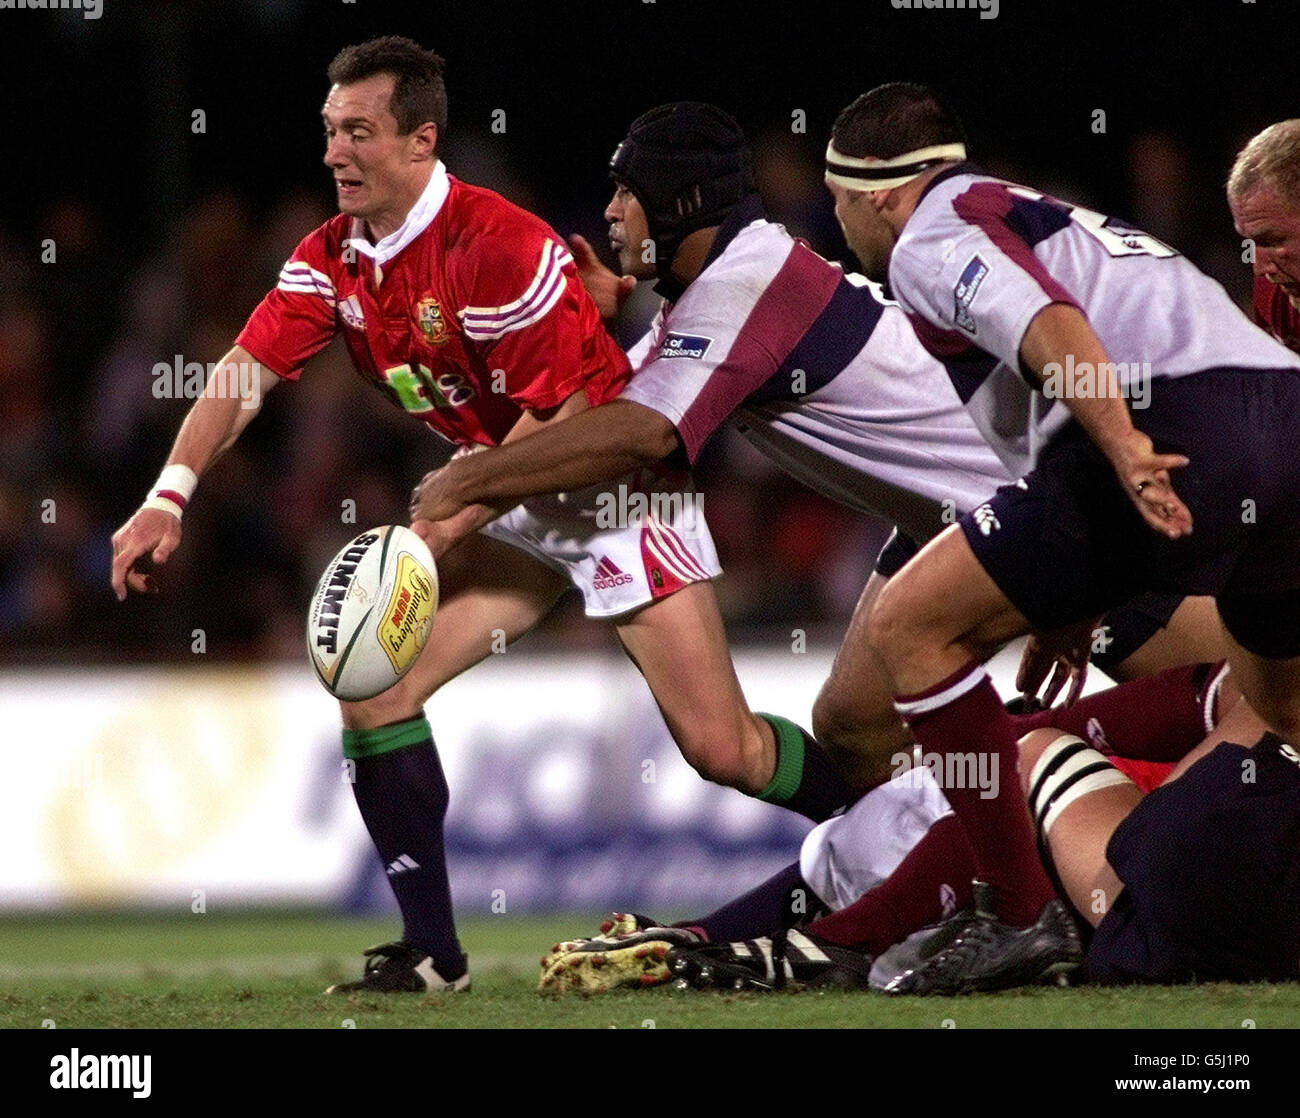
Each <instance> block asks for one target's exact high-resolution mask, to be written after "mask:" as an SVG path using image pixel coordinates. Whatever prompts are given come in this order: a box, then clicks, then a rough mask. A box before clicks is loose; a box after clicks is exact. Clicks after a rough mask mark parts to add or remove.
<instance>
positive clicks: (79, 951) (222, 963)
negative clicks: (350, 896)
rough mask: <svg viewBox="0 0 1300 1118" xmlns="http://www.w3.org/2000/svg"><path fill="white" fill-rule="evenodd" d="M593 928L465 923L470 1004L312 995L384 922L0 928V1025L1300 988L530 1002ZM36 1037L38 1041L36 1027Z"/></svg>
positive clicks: (596, 1017)
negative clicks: (558, 956) (549, 961)
mask: <svg viewBox="0 0 1300 1118" xmlns="http://www.w3.org/2000/svg"><path fill="white" fill-rule="evenodd" d="M598 923H599V919H598V918H597V917H595V916H579V917H568V918H557V917H548V918H535V917H526V918H525V917H513V916H508V915H502V916H498V917H492V918H487V919H479V920H473V921H467V922H465V923H464V925H463V927H462V929H461V935H462V940H463V942H464V944H465V946H466V949H467V950H468V951H469V953H470V964H471V969H472V972H473V976H474V989H473V992H472V993H470V994H468V995H454V996H429V997H419V996H415V995H401V996H390V997H375V996H364V997H362V996H353V997H326V996H325V995H324V994H323V993H322V991H323V990H324V988H325V987H326V986H327V985H328V984H329V983H331V982H334V981H337V980H338V979H341V978H355V977H357V976H358V975H359V973H360V968H361V950H362V948H364V947H368V946H370V945H371V944H374V943H380V942H384V941H386V940H389V939H392V938H393V937H394V935H395V934H396V928H397V924H396V921H395V920H392V919H380V920H361V919H345V918H340V917H337V916H333V915H325V914H318V913H279V912H255V913H241V914H231V915H224V914H215V913H209V914H204V915H186V916H183V917H182V916H141V915H138V914H132V915H116V914H99V913H97V914H90V915H74V914H68V915H60V916H57V917H9V918H6V919H3V920H0V1026H3V1027H5V1028H40V1027H41V1026H42V1024H43V1023H44V1022H46V1021H52V1022H54V1025H55V1026H56V1027H57V1028H59V1029H68V1028H109V1029H133V1028H165V1029H173V1028H174V1029H182V1028H185V1029H189V1028H216V1029H247V1028H287V1029H306V1028H320V1029H337V1028H349V1027H355V1028H358V1029H367V1028H371V1029H373V1028H381V1029H392V1028H463V1029H475V1028H525V1029H534V1028H542V1029H556V1028H599V1029H623V1028H649V1027H655V1028H660V1029H707V1028H890V1029H894V1028H898V1029H904V1028H906V1029H935V1028H954V1027H955V1028H958V1029H967V1028H1080V1027H1089V1028H1100V1029H1141V1028H1229V1029H1240V1028H1241V1027H1242V1023H1243V1021H1253V1022H1254V1023H1255V1025H1256V1027H1258V1028H1260V1029H1267V1028H1288V1027H1289V1028H1294V1027H1295V1026H1296V1024H1297V1023H1300V984H1295V985H1282V986H1264V985H1259V986H1229V985H1203V986H1194V987H1182V988H1177V989H1133V990H1103V989H1087V988H1080V989H1071V990H1057V989H1041V990H1028V991H1016V992H1010V993H1004V994H998V995H992V996H984V997H968V998H959V999H957V998H887V997H884V996H881V995H874V994H863V993H782V994H750V993H746V994H714V993H702V992H697V991H675V990H673V989H671V988H670V987H669V988H658V989H652V990H645V991H627V992H616V993H612V994H606V995H600V996H593V997H580V996H574V995H567V996H563V997H558V998H556V997H545V996H542V995H539V994H538V993H537V991H536V984H537V963H538V958H539V957H540V956H541V954H542V952H543V951H545V950H546V949H547V948H548V947H549V946H550V945H551V943H552V942H554V941H555V940H556V939H561V938H572V937H573V936H575V935H591V934H592V933H593V932H594V931H595V929H596V926H597V924H598ZM46 1027H48V1026H46Z"/></svg>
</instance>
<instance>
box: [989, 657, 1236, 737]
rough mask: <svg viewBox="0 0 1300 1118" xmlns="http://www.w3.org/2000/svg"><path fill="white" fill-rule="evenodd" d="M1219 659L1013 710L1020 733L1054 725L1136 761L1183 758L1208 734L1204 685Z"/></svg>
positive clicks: (1212, 676)
mask: <svg viewBox="0 0 1300 1118" xmlns="http://www.w3.org/2000/svg"><path fill="white" fill-rule="evenodd" d="M1219 667H1220V665H1218V664H1188V665H1186V666H1185V667H1181V668H1170V669H1169V670H1168V671H1164V672H1159V673H1157V674H1156V675H1153V676H1148V677H1147V678H1146V679H1135V680H1133V681H1132V682H1130V683H1121V684H1120V685H1119V686H1118V687H1112V688H1110V689H1109V690H1106V691H1099V692H1098V693H1097V694H1095V695H1089V696H1088V697H1087V698H1085V699H1080V700H1079V701H1078V702H1077V703H1075V704H1074V705H1073V706H1069V707H1057V708H1055V709H1052V710H1042V711H1039V712H1038V713H1036V714H1029V715H1020V716H1018V717H1017V716H1013V721H1014V722H1015V725H1016V732H1017V733H1018V734H1021V735H1023V734H1027V733H1029V731H1030V730H1035V729H1038V728H1039V727H1040V726H1053V727H1055V728H1056V729H1058V730H1064V731H1065V732H1066V733H1068V734H1077V735H1078V736H1079V737H1081V738H1082V739H1083V740H1084V741H1086V742H1088V743H1090V744H1091V745H1092V747H1093V748H1094V749H1099V750H1101V752H1102V753H1106V754H1109V755H1112V756H1115V757H1131V758H1133V759H1134V760H1136V761H1179V760H1182V758H1183V756H1184V755H1185V754H1186V753H1187V752H1188V750H1190V749H1191V748H1192V747H1193V746H1195V745H1197V744H1198V743H1199V742H1200V741H1201V739H1202V738H1204V737H1205V734H1206V728H1205V714H1204V706H1203V702H1202V691H1203V690H1204V688H1205V686H1206V684H1207V683H1208V682H1209V681H1210V680H1211V679H1213V678H1214V676H1215V675H1217V673H1218V668H1219Z"/></svg>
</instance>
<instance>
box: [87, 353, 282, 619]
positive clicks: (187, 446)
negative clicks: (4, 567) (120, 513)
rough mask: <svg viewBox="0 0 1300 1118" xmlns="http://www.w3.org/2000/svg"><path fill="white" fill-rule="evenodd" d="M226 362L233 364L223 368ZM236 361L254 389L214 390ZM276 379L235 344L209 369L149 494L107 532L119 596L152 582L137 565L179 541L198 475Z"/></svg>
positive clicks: (227, 379) (232, 379)
mask: <svg viewBox="0 0 1300 1118" xmlns="http://www.w3.org/2000/svg"><path fill="white" fill-rule="evenodd" d="M231 365H233V366H235V367H234V368H233V369H230V370H229V371H227V368H228V366H231ZM241 367H242V368H243V369H248V368H252V369H253V370H255V372H256V381H255V382H254V383H255V387H256V392H255V394H253V395H252V396H251V397H249V396H247V395H245V394H241V393H236V392H221V391H219V390H218V389H219V386H222V385H230V384H239V383H241V381H240V379H239V374H240V370H241ZM277 380H279V377H277V376H276V375H275V374H274V373H273V372H271V371H270V370H269V369H266V368H264V367H263V366H262V365H260V364H259V363H258V362H257V361H256V359H255V358H254V357H253V356H252V354H250V353H249V352H248V351H247V350H246V349H244V348H243V347H242V346H238V345H237V346H235V347H234V348H233V349H232V350H231V351H230V352H229V353H227V354H226V356H225V357H223V358H222V359H221V363H220V365H219V366H218V367H217V368H216V369H214V370H213V372H212V375H211V376H210V377H209V379H208V385H207V389H206V390H205V391H204V393H203V395H201V396H200V397H199V398H198V399H197V400H195V401H194V405H193V407H191V408H190V411H189V414H188V415H187V416H186V417H185V422H184V423H182V424H181V429H180V433H179V434H178V435H177V436H176V442H175V444H174V445H173V446H172V451H171V454H170V455H168V457H167V464H166V466H165V467H164V469H163V472H162V475H161V476H160V477H159V481H158V484H157V485H156V486H155V487H154V490H153V492H152V494H151V495H150V496H149V498H148V499H147V500H146V501H145V503H144V504H143V505H141V506H140V508H139V509H138V510H136V512H135V513H134V514H133V515H132V516H131V518H130V519H129V520H127V522H126V523H125V524H123V525H122V527H120V528H119V529H118V530H117V531H116V532H115V533H113V573H112V582H113V592H114V593H115V594H116V595H117V598H118V600H119V601H122V600H124V599H125V598H126V594H127V590H128V589H130V590H134V591H136V592H137V593H143V592H145V591H147V590H151V589H152V588H153V587H152V584H151V579H150V576H149V574H148V573H147V572H146V571H145V570H144V569H142V568H143V567H144V566H146V565H147V563H149V562H152V563H154V564H161V563H165V562H166V561H167V558H168V556H170V555H171V553H172V552H173V551H175V550H176V547H177V545H178V544H179V543H180V542H181V513H182V512H183V511H184V508H185V503H186V502H188V500H189V498H190V496H191V494H192V493H193V491H194V487H195V485H197V483H198V479H199V478H200V477H201V476H202V475H203V472H204V471H205V470H206V469H207V468H208V467H209V466H210V465H211V464H212V463H213V462H214V461H216V459H217V458H218V457H219V456H220V455H221V454H222V453H223V452H224V451H225V450H227V449H228V448H229V447H230V446H232V445H233V444H234V442H235V440H236V439H238V438H239V436H240V434H241V433H242V432H243V430H244V428H245V427H247V426H248V424H249V423H250V422H251V421H252V419H253V417H254V416H255V415H256V414H257V413H258V411H260V410H261V406H262V400H263V398H264V397H265V396H266V393H267V392H269V391H270V390H271V387H272V386H273V385H274V384H275V383H276V381H277Z"/></svg>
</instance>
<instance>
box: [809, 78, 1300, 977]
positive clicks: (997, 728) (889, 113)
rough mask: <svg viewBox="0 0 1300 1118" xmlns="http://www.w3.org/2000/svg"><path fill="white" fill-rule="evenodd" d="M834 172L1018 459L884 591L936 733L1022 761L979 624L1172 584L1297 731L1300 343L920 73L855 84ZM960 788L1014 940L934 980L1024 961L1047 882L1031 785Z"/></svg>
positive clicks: (1091, 605) (882, 641)
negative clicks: (1249, 314)
mask: <svg viewBox="0 0 1300 1118" xmlns="http://www.w3.org/2000/svg"><path fill="white" fill-rule="evenodd" d="M826 179H827V183H828V185H829V187H830V189H831V191H832V193H833V195H834V197H835V201H836V214H837V217H838V218H839V221H840V224H841V226H842V227H843V229H844V231H845V236H846V238H847V240H848V242H849V245H850V247H851V248H853V250H854V252H855V253H856V254H857V256H858V258H859V260H860V261H861V262H862V264H863V266H864V269H865V270H866V272H867V274H868V275H871V276H873V277H874V278H878V279H887V280H888V283H889V286H890V289H891V291H892V293H893V294H894V295H895V297H897V298H898V300H899V302H900V304H901V305H902V307H903V309H904V310H905V311H906V312H907V314H908V316H909V318H910V320H911V321H912V324H913V326H914V327H915V329H916V332H917V336H918V337H919V339H920V340H921V342H922V344H923V345H924V346H925V347H926V348H927V349H928V350H929V351H930V352H931V353H932V354H933V355H934V356H935V357H936V358H938V359H939V360H940V361H942V362H943V363H944V364H945V366H946V367H947V369H948V372H949V374H950V377H951V379H952V381H953V385H954V387H955V388H956V389H957V391H958V393H959V394H960V395H961V397H962V399H963V400H964V401H965V402H966V405H967V407H968V408H969V409H970V410H971V412H972V416H973V418H974V420H975V422H976V424H977V425H978V426H979V427H980V428H981V430H982V431H983V432H984V433H985V435H986V437H987V438H988V439H989V440H990V443H991V444H992V445H993V446H994V447H995V449H997V450H998V452H999V454H1000V455H1001V456H1002V457H1003V459H1004V461H1005V462H1006V463H1007V464H1008V466H1009V468H1011V469H1012V470H1013V472H1017V473H1019V472H1022V471H1023V472H1025V476H1024V477H1023V478H1022V479H1021V480H1020V481H1018V482H1017V483H1015V484H1014V485H1008V486H1005V487H1003V488H1002V489H1000V490H998V492H997V494H996V495H995V496H994V497H993V498H992V499H991V500H990V501H989V502H988V503H987V504H985V505H983V506H981V507H980V508H978V509H976V510H974V512H973V513H970V514H965V515H963V516H962V517H960V518H959V519H958V522H957V524H955V525H954V526H953V527H951V528H949V529H947V530H946V531H945V532H944V533H943V534H942V535H940V536H939V537H937V538H936V539H935V540H934V541H932V542H931V544H930V545H929V546H928V547H926V549H925V550H923V551H922V552H921V553H920V554H919V555H918V556H917V557H916V558H915V559H914V560H913V561H912V562H910V563H909V564H908V565H907V566H906V567H905V568H904V569H903V570H902V571H900V572H899V573H898V574H897V575H896V576H895V577H894V578H893V579H892V580H891V581H890V584H889V586H888V587H887V588H886V589H885V591H884V592H883V593H882V594H881V596H880V600H879V602H878V603H877V606H876V609H875V610H874V611H873V613H872V616H871V619H870V623H869V626H868V630H869V639H870V642H871V644H872V646H873V647H875V648H876V649H878V650H879V652H880V655H881V658H882V661H883V664H884V668H885V671H886V676H887V678H888V680H889V681H890V685H891V686H892V688H893V690H894V696H895V704H896V706H897V708H898V711H899V713H900V714H901V715H902V716H903V717H904V718H905V719H906V720H907V721H908V723H909V725H910V726H911V729H912V732H913V734H914V735H915V737H916V739H917V741H918V742H919V743H920V744H921V745H922V747H923V748H924V749H925V751H926V752H934V753H936V754H939V755H947V754H950V753H952V754H958V755H960V754H963V753H966V752H968V751H974V752H976V753H978V754H981V755H987V756H990V757H997V758H999V759H1000V760H999V764H1000V767H1001V769H1002V771H1004V772H1008V773H1009V772H1010V771H1011V770H1012V767H1013V765H1014V762H1015V757H1016V742H1017V739H1018V737H1019V736H1020V735H1019V732H1018V729H1017V727H1016V724H1015V723H1014V722H1013V721H1012V720H1011V719H1010V718H1009V717H1008V716H1007V713H1006V711H1005V710H1004V709H1003V706H1002V703H1001V701H1000V700H999V699H998V696H997V694H996V692H995V691H994V689H993V687H992V684H991V683H990V682H989V679H988V676H987V673H986V672H985V670H984V667H983V661H984V660H985V659H986V658H987V650H988V648H989V646H990V644H991V643H996V641H1001V640H1005V639H1007V638H1009V637H1011V636H1014V635H1016V634H1019V633H1024V632H1027V631H1029V630H1031V629H1035V630H1039V631H1043V630H1053V629H1057V628H1059V627H1061V626H1065V625H1070V624H1074V623H1085V624H1086V623H1087V619H1089V618H1092V617H1095V616H1097V615H1098V614H1101V613H1103V612H1105V611H1106V610H1108V609H1110V608H1113V607H1114V606H1115V605H1117V604H1118V603H1120V602H1123V601H1127V600H1129V599H1131V598H1132V597H1133V595H1134V594H1137V593H1140V592H1144V591H1151V590H1157V589H1158V590H1159V591H1161V592H1164V593H1169V592H1183V593H1201V594H1204V593H1208V594H1211V595H1213V596H1214V597H1215V599H1216V606H1217V609H1218V612H1219V615H1220V618H1221V620H1222V622H1223V626H1224V634H1223V635H1224V640H1225V642H1226V644H1227V649H1228V651H1227V656H1228V660H1229V662H1230V663H1231V665H1232V669H1233V674H1234V677H1235V678H1236V679H1237V681H1238V684H1239V686H1240V687H1241V689H1242V691H1243V692H1244V694H1245V695H1246V698H1247V700H1248V702H1249V703H1250V705H1251V707H1252V709H1253V710H1255V711H1256V712H1257V713H1258V714H1259V715H1260V716H1261V717H1262V718H1263V719H1264V720H1265V722H1266V723H1267V725H1268V726H1269V727H1270V728H1271V729H1272V730H1274V731H1275V732H1276V733H1277V734H1278V735H1279V736H1280V737H1282V738H1283V739H1286V740H1294V739H1295V738H1296V737H1297V736H1298V735H1300V464H1298V463H1297V459H1296V456H1295V453H1294V448H1295V446H1296V445H1297V443H1300V376H1297V373H1300V358H1297V357H1296V356H1295V355H1294V354H1292V353H1290V352H1288V351H1287V350H1286V349H1285V348H1284V347H1283V346H1281V345H1279V344H1278V343H1277V341H1276V340H1274V339H1273V338H1270V337H1269V336H1268V335H1267V334H1265V333H1264V332H1263V331H1261V330H1259V329H1258V328H1257V327H1256V326H1255V325H1254V324H1252V323H1251V322H1249V321H1248V320H1247V319H1246V318H1245V317H1244V316H1243V315H1242V314H1241V312H1240V311H1239V310H1238V309H1237V308H1236V307H1235V306H1234V305H1233V304H1232V302H1231V300H1229V299H1228V297H1227V295H1226V294H1225V293H1224V291H1223V289H1222V288H1221V287H1220V286H1219V285H1218V284H1216V283H1214V282H1212V281H1211V280H1209V279H1208V278H1206V277H1205V276H1204V275H1202V274H1201V273H1200V272H1199V271H1198V270H1197V269H1196V268H1195V267H1193V266H1192V265H1191V264H1190V263H1188V262H1187V261H1186V260H1185V259H1183V258H1182V257H1181V256H1179V255H1178V253H1177V252H1175V251H1174V250H1173V249H1172V248H1170V247H1169V246H1167V245H1164V244H1161V243H1160V242H1159V241H1157V240H1155V239H1154V238H1152V237H1149V236H1148V235H1146V234H1145V233H1142V232H1141V231H1140V230H1135V229H1131V228H1126V227H1123V226H1120V225H1117V223H1115V222H1114V221H1112V220H1110V219H1107V218H1105V217H1104V216H1102V215H1100V214H1095V213H1092V212H1091V211H1088V210H1083V209H1080V208H1078V207H1074V206H1070V205H1067V204H1065V203H1062V202H1059V201H1056V200H1054V199H1052V198H1048V197H1045V196H1044V195H1042V194H1040V193H1039V192H1037V191H1033V190H1029V189H1028V188H1025V187H1022V186H1018V185H1015V184H1013V183H1007V182H1003V181H1001V180H998V179H995V178H992V177H990V176H988V175H985V174H983V173H982V172H980V171H979V169H978V168H977V167H975V166H973V165H972V164H970V163H967V162H965V146H964V142H963V133H962V129H961V125H960V123H959V122H958V121H957V119H956V117H955V116H954V115H953V114H952V113H951V112H950V111H949V110H948V109H947V108H946V107H945V106H943V105H942V103H941V102H940V100H939V98H938V97H937V95H936V94H934V92H933V91H931V90H928V89H925V88H924V87H920V86H913V85H903V84H893V85H887V86H881V87H878V88H877V89H875V90H872V91H871V92H870V93H868V94H864V95H863V96H862V97H860V98H859V99H858V100H857V101H855V102H854V103H853V104H852V105H850V106H849V107H848V108H847V109H845V110H844V112H843V113H842V114H841V115H840V117H839V119H838V120H837V121H836V124H835V128H834V131H833V134H832V139H831V144H830V146H829V148H828V151H827V162H826ZM1130 398H1131V399H1132V401H1133V405H1134V406H1133V407H1132V409H1131V410H1130V407H1129V399H1130ZM1173 470H1177V471H1178V473H1177V481H1176V488H1177V489H1178V493H1175V491H1174V490H1175V485H1174V484H1172V483H1171V480H1170V471H1173ZM1179 494H1181V496H1180V495H1179ZM1193 524H1195V528H1196V530H1195V532H1193V531H1192V528H1193ZM1005 783H1007V782H1004V786H1005ZM948 791H949V798H950V800H951V802H952V805H953V809H954V811H955V812H956V813H957V815H958V817H959V818H960V819H961V820H962V823H963V826H964V828H965V831H966V835H967V837H968V838H969V840H970V842H971V845H972V848H973V849H974V851H975V854H976V861H977V865H978V868H979V874H980V877H981V879H982V880H985V881H988V882H990V883H991V884H992V885H993V888H994V895H995V897H996V905H997V911H998V914H999V917H1000V919H1001V921H1002V923H1001V924H1000V925H998V927H999V928H1000V933H998V934H1000V935H1001V937H1002V939H1001V941H999V939H998V934H985V935H983V936H982V938H983V941H984V942H985V944H986V946H987V950H974V951H966V952H964V953H963V962H964V964H965V965H967V966H969V972H968V973H966V974H964V975H959V974H956V973H955V972H954V971H953V968H952V966H951V965H950V964H951V963H952V960H951V959H950V958H945V957H943V955H942V954H941V955H940V956H937V957H936V958H935V959H934V960H933V961H932V964H931V966H930V968H929V969H930V973H931V974H933V975H934V976H935V982H934V985H933V987H932V988H933V990H934V991H935V992H939V993H941V992H943V991H944V990H945V989H948V988H960V987H962V986H965V985H968V984H970V983H971V982H973V981H978V982H980V983H985V982H989V981H996V980H997V975H998V972H999V971H1000V970H1004V971H1005V972H1006V973H1008V974H1011V973H1014V972H1015V970H1016V967H1017V965H1018V964H1017V960H1016V959H1015V958H1014V952H1011V951H1009V949H1007V945H1010V944H1012V943H1014V942H1015V941H1016V940H1017V938H1018V936H1019V930H1020V929H1023V928H1025V927H1027V926H1029V925H1031V924H1033V923H1034V921H1035V920H1036V919H1037V918H1038V916H1039V914H1040V913H1041V912H1042V911H1043V909H1044V907H1045V906H1046V905H1048V904H1049V903H1051V901H1052V898H1053V890H1052V885H1051V882H1050V880H1049V879H1048V877H1047V875H1046V873H1045V872H1044V870H1043V868H1042V865H1041V863H1040V861H1039V859H1038V856H1037V851H1036V848H1035V842H1034V836H1033V832H1032V829H1031V827H1030V824H1029V819H1028V817H1027V815H1026V813H1025V809H1024V806H1023V804H1022V802H1021V800H1020V798H1019V797H1015V796H1011V795H1008V794H1003V795H1002V796H999V797H995V798H993V799H988V800H985V799H981V798H980V797H979V796H978V795H973V794H972V793H971V792H970V791H968V790H959V789H949V790H948ZM1066 950H1068V948H1067V945H1065V944H1064V943H1062V951H1063V952H1064V951H1066ZM940 975H942V976H944V977H943V980H942V981H940V980H939V977H938V976H940Z"/></svg>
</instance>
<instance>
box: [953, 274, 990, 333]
mask: <svg viewBox="0 0 1300 1118" xmlns="http://www.w3.org/2000/svg"><path fill="white" fill-rule="evenodd" d="M988 274H989V266H988V265H987V264H985V263H984V261H983V260H981V259H980V258H979V257H978V256H972V257H971V258H970V261H969V262H968V263H967V264H966V267H964V268H963V269H962V270H961V276H960V277H959V278H958V280H957V286H956V287H954V288H953V289H952V298H953V305H954V311H955V317H956V320H957V325H958V326H960V327H961V328H962V329H963V330H965V331H966V333H968V334H974V333H976V330H975V318H974V316H973V315H972V314H971V313H970V305H971V303H973V302H974V301H975V296H976V295H977V294H979V289H980V284H982V283H983V282H984V277H985V276H987V275H988Z"/></svg>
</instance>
